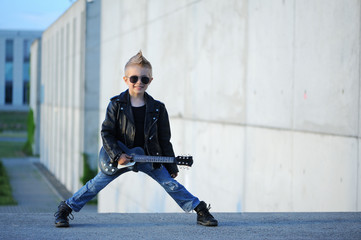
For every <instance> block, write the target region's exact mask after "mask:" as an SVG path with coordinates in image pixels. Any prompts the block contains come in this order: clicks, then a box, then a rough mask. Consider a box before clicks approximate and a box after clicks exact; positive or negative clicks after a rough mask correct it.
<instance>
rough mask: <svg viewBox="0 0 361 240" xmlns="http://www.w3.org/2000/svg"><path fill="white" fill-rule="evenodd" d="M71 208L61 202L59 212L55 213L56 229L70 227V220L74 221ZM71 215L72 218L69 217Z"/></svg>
mask: <svg viewBox="0 0 361 240" xmlns="http://www.w3.org/2000/svg"><path fill="white" fill-rule="evenodd" d="M71 212H72V210H71V208H70V207H69V206H68V205H67V204H66V203H65V202H64V201H62V202H60V204H59V206H58V211H57V212H56V213H54V217H55V226H56V227H69V219H68V217H69V218H70V219H71V220H73V219H74V217H73V214H71ZM69 215H70V216H69Z"/></svg>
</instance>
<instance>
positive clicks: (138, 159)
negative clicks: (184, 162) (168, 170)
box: [133, 155, 174, 163]
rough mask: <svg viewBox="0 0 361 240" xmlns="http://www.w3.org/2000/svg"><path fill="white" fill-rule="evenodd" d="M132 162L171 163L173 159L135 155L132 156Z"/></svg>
mask: <svg viewBox="0 0 361 240" xmlns="http://www.w3.org/2000/svg"><path fill="white" fill-rule="evenodd" d="M133 160H134V161H135V162H152V163H173V162H174V157H158V156H146V155H135V156H133Z"/></svg>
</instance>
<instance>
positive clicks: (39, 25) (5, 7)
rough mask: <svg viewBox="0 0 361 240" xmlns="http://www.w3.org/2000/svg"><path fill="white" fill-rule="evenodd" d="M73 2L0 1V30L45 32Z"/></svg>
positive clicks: (37, 0)
mask: <svg viewBox="0 0 361 240" xmlns="http://www.w3.org/2000/svg"><path fill="white" fill-rule="evenodd" d="M73 2H75V0H0V30H10V29H11V30H42V31H43V30H45V29H47V28H48V27H49V26H50V25H51V24H52V23H53V22H54V21H55V20H56V19H57V18H59V17H60V16H61V15H62V14H63V13H64V12H65V11H66V10H67V9H68V8H69V7H70V6H71V5H72V3H73Z"/></svg>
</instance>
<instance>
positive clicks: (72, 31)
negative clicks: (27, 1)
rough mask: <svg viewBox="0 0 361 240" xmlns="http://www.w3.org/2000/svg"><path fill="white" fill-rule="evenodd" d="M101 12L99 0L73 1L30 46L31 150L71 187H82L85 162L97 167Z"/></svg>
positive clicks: (72, 189)
mask: <svg viewBox="0 0 361 240" xmlns="http://www.w3.org/2000/svg"><path fill="white" fill-rule="evenodd" d="M99 13H100V1H93V2H92V1H85V0H80V1H76V2H74V3H73V4H72V6H71V7H70V8H69V9H68V10H67V11H66V12H64V13H63V14H62V15H61V16H60V17H59V18H58V19H57V21H56V22H54V23H53V24H52V25H51V26H49V28H47V29H46V30H45V31H44V32H43V35H42V39H41V41H36V42H34V44H33V46H32V49H31V50H32V52H31V58H32V69H34V71H33V72H32V77H33V79H32V80H31V81H32V84H31V85H32V93H36V94H34V95H32V100H31V103H32V105H34V106H37V107H36V108H35V107H34V110H35V109H36V110H35V111H34V119H35V122H36V125H37V126H39V125H40V126H39V127H38V128H37V129H36V132H35V137H36V143H35V146H34V150H35V152H36V150H37V149H39V151H40V160H41V162H42V163H43V164H44V165H45V166H46V167H47V168H48V169H49V170H50V171H51V172H52V173H53V174H54V175H55V176H56V177H57V178H58V179H59V180H60V181H61V182H62V183H63V184H64V185H65V186H66V187H67V188H68V189H69V190H70V191H75V190H77V189H78V188H79V187H80V186H81V181H80V178H81V177H82V176H83V163H84V161H87V162H89V164H90V165H91V166H92V167H93V168H96V167H97V161H96V160H97V156H98V150H99V148H98V146H99V125H98V123H99V121H98V119H99V91H100V90H99V71H100V69H99V54H100V45H99V41H100V32H99V31H100V17H99ZM40 55H41V56H40ZM39 67H40V69H39ZM39 81H40V83H39ZM39 112H40V113H39ZM39 130H40V132H38V131H39Z"/></svg>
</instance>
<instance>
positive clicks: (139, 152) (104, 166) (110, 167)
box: [98, 141, 193, 176]
mask: <svg viewBox="0 0 361 240" xmlns="http://www.w3.org/2000/svg"><path fill="white" fill-rule="evenodd" d="M117 144H118V145H119V147H120V148H121V149H122V150H123V152H124V153H126V154H127V155H129V156H131V157H132V159H131V161H130V162H129V163H127V164H124V165H119V164H118V162H112V161H111V159H110V157H109V156H108V154H107V152H106V151H105V149H104V148H103V147H102V148H101V149H100V152H99V164H98V165H99V168H100V170H101V171H102V172H103V173H104V174H106V175H110V176H111V175H114V174H116V173H117V172H118V170H120V169H122V168H126V167H131V166H133V165H134V164H135V163H136V162H150V163H176V164H177V165H183V166H188V167H191V166H192V164H193V157H191V156H178V157H161V156H147V155H145V152H144V150H143V148H141V147H135V148H132V149H129V148H127V147H126V146H125V145H124V144H123V143H122V142H120V141H117Z"/></svg>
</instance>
